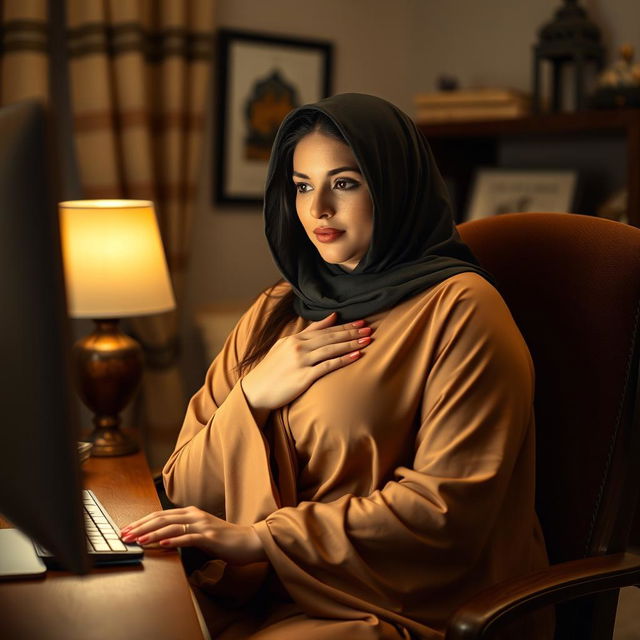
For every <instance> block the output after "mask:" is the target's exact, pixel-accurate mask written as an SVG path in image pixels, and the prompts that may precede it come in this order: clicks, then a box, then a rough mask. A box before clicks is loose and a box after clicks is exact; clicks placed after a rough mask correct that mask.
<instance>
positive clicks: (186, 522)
mask: <svg viewBox="0 0 640 640" xmlns="http://www.w3.org/2000/svg"><path fill="white" fill-rule="evenodd" d="M120 535H121V537H122V540H123V541H124V542H137V543H139V544H141V545H143V546H144V545H151V544H158V545H159V546H160V547H163V548H166V549H172V548H176V547H197V548H198V549H201V550H202V551H204V552H205V553H208V554H210V555H211V556H214V557H216V558H220V559H222V560H225V561H226V562H229V563H231V564H249V563H251V562H260V561H262V560H266V555H265V552H264V549H263V547H262V542H261V541H260V538H259V537H258V534H257V533H256V532H255V530H254V529H253V527H250V526H243V525H238V524H231V523H229V522H227V521H226V520H222V519H221V518H217V517H216V516H214V515H211V514H210V513H207V512H206V511H202V509H198V508H197V507H184V508H181V509H167V510H166V511H155V512H153V513H150V514H148V515H146V516H145V517H144V518H140V520H136V521H135V522H132V523H131V524H129V525H127V526H126V527H124V528H123V529H122V530H121V532H120Z"/></svg>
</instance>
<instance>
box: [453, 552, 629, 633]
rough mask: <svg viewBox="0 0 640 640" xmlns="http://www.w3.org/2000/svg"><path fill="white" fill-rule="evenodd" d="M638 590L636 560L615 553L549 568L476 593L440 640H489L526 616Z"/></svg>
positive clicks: (463, 606)
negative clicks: (590, 598)
mask: <svg viewBox="0 0 640 640" xmlns="http://www.w3.org/2000/svg"><path fill="white" fill-rule="evenodd" d="M638 584H640V555H635V554H633V553H616V554H611V555H605V556H597V557H592V558H584V559H581V560H572V561H570V562H562V563H559V564H555V565H552V566H551V567H549V568H548V569H543V570H541V571H536V572H535V573H530V574H527V575H525V576H519V577H518V578H514V579H512V580H505V581H504V582H500V583H499V584H496V585H494V586H492V587H489V588H488V589H486V590H484V591H482V592H480V593H478V594H477V595H476V596H474V597H473V598H471V600H469V601H467V602H466V603H465V604H464V605H462V607H460V608H459V609H458V610H457V611H456V612H455V614H454V615H453V617H452V618H451V620H450V622H449V625H448V627H447V632H446V636H445V638H446V640H477V639H480V638H482V639H483V640H484V639H485V638H490V637H491V636H492V635H493V633H494V632H495V631H497V630H498V627H499V626H501V625H502V624H503V623H505V622H508V621H510V620H512V619H514V618H515V617H516V616H518V615H521V614H524V613H526V612H528V611H533V610H535V609H539V608H542V607H544V606H547V605H550V604H557V603H560V602H564V601H566V600H572V599H573V598H578V597H580V596H586V595H590V594H593V593H598V592H600V591H609V590H611V589H620V588H622V587H628V586H631V585H638Z"/></svg>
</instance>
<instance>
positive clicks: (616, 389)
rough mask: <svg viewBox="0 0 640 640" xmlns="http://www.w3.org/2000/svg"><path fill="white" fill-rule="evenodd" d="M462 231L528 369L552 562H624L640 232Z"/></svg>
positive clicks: (491, 221) (639, 471)
mask: <svg viewBox="0 0 640 640" xmlns="http://www.w3.org/2000/svg"><path fill="white" fill-rule="evenodd" d="M458 229H459V231H460V234H461V236H462V238H463V240H464V241H465V242H466V243H467V244H468V245H469V246H470V247H471V250H472V251H473V252H474V253H475V255H476V257H477V258H478V260H479V262H480V263H481V264H482V265H483V266H484V267H485V268H486V269H488V270H489V271H490V272H491V273H492V274H493V275H494V276H495V278H496V281H497V287H498V289H499V291H500V292H501V294H502V296H503V297H504V299H505V301H506V303H507V305H508V306H509V308H510V310H511V312H512V314H513V316H514V319H515V321H516V323H517V324H518V326H519V328H520V330H521V331H522V334H523V336H524V338H525V340H526V342H527V344H528V346H529V349H530V350H531V355H532V357H533V361H534V365H535V369H536V393H535V412H536V430H537V481H536V487H537V497H536V502H537V504H536V507H537V510H538V515H539V517H540V519H541V522H542V526H543V529H544V532H545V536H546V542H547V547H548V551H549V556H550V560H551V562H552V563H557V562H561V561H565V560H571V559H576V558H581V557H585V556H590V555H598V554H602V553H612V552H616V551H621V550H623V549H624V548H625V546H626V543H627V537H628V534H629V529H630V527H631V520H632V516H633V509H634V506H635V500H636V499H637V486H638V484H640V483H639V482H638V480H640V459H639V458H638V457H636V458H635V464H633V463H632V460H633V458H632V457H631V456H634V455H635V456H637V455H638V447H639V446H640V442H639V440H640V438H639V437H638V431H639V428H638V422H637V417H638V416H637V407H636V397H637V384H638V362H639V355H640V350H639V347H640V345H638V321H639V317H640V229H636V228H635V227H629V226H627V225H623V224H620V223H616V222H611V221H609V220H604V219H601V218H594V217H590V216H582V215H577V214H571V215H568V214H555V213H516V214H507V215H501V216H495V217H491V218H485V219H482V220H477V221H473V222H468V223H465V224H462V225H460V226H459V227H458ZM634 436H635V437H634ZM634 472H635V473H634ZM632 474H633V475H632ZM634 485H635V486H634Z"/></svg>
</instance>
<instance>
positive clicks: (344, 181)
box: [333, 178, 358, 191]
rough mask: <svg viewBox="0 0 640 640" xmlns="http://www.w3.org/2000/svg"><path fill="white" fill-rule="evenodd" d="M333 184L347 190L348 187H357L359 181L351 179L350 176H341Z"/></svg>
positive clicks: (337, 187)
mask: <svg viewBox="0 0 640 640" xmlns="http://www.w3.org/2000/svg"><path fill="white" fill-rule="evenodd" d="M333 186H334V187H335V188H336V189H340V190H342V191H345V190H347V189H355V188H356V187H357V186H358V183H357V182H356V181H355V180H350V179H349V178H339V179H338V180H336V181H335V183H334V185H333Z"/></svg>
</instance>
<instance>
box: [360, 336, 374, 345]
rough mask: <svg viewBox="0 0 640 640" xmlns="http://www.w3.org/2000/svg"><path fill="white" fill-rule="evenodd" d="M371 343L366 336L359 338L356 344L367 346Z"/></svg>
mask: <svg viewBox="0 0 640 640" xmlns="http://www.w3.org/2000/svg"><path fill="white" fill-rule="evenodd" d="M370 342H371V338H369V337H368V336H367V337H366V338H360V340H358V344H369V343H370Z"/></svg>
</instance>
